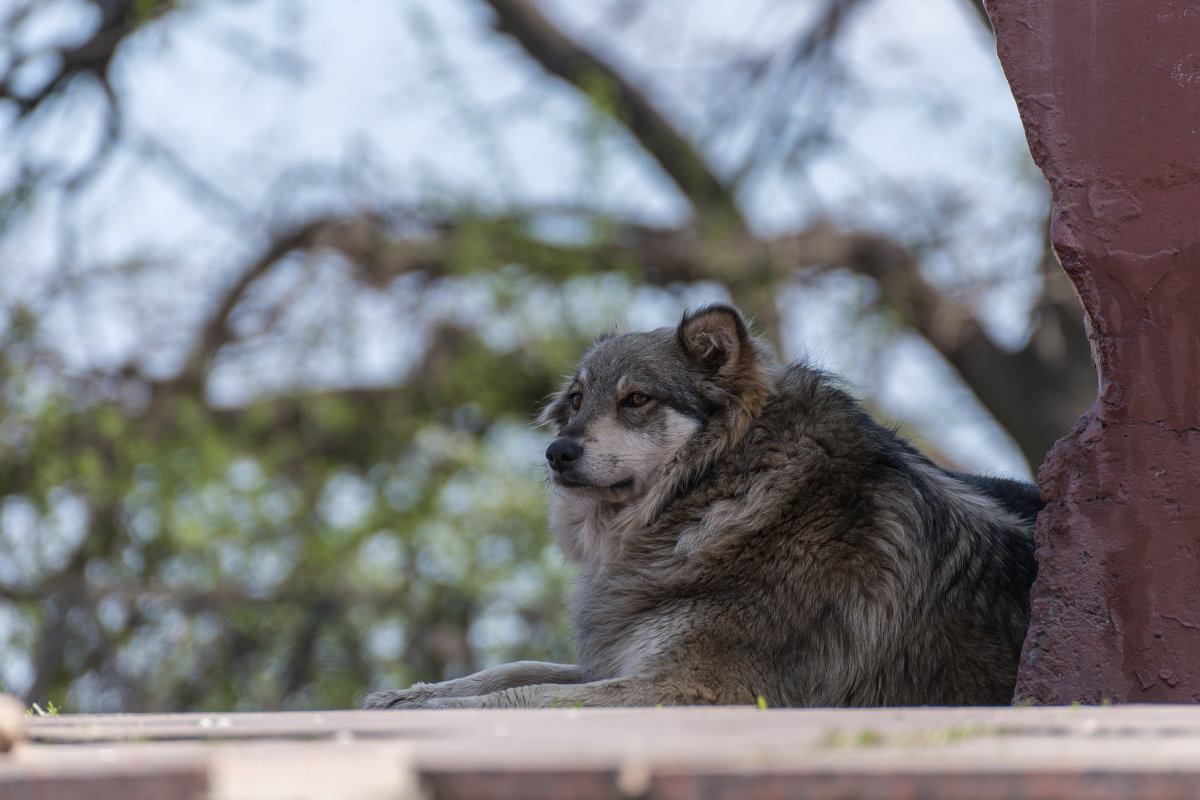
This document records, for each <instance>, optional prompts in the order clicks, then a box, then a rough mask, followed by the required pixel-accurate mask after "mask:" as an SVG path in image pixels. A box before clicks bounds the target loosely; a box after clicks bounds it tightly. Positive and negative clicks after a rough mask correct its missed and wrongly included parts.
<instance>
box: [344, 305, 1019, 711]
mask: <svg viewBox="0 0 1200 800" xmlns="http://www.w3.org/2000/svg"><path fill="white" fill-rule="evenodd" d="M542 421H543V422H544V423H546V424H549V425H551V426H553V427H554V428H555V429H556V430H557V433H558V436H557V438H556V439H555V440H554V442H553V443H552V444H551V446H550V449H549V450H547V459H548V467H549V470H548V471H549V473H550V476H551V479H552V482H553V484H554V500H553V506H552V514H551V519H552V525H553V527H554V530H555V533H556V535H557V537H558V540H559V543H560V545H561V547H562V549H563V552H564V553H565V554H566V555H567V557H568V558H571V559H573V560H575V561H577V562H579V564H580V567H581V585H580V591H579V596H578V599H577V606H576V614H575V628H576V636H577V640H578V645H579V665H578V666H570V665H562V664H543V663H539V662H517V663H515V664H505V665H502V666H499V667H495V668H492V669H489V670H484V671H483V672H480V673H477V674H475V675H471V676H469V677H466V678H461V679H458V680H452V681H446V682H444V683H436V684H417V685H416V686H413V687H412V688H410V689H405V690H400V691H384V692H376V693H375V694H372V695H370V696H369V697H368V698H367V701H366V706H367V707H368V708H481V707H512V706H541V707H545V706H556V705H578V704H582V705H588V706H592V705H602V706H649V705H657V704H662V705H679V704H735V703H755V702H756V701H757V700H758V699H759V698H761V699H762V700H763V701H765V702H766V703H767V704H769V705H771V706H895V705H975V704H1008V703H1009V702H1010V699H1011V696H1012V690H1013V685H1014V682H1015V680H1016V670H1017V661H1018V657H1019V653H1020V649H1021V644H1022V641H1023V639H1024V636H1025V630H1026V627H1027V626H1028V622H1029V589H1030V585H1031V583H1032V581H1033V578H1034V576H1035V573H1036V570H1037V566H1036V562H1035V561H1034V554H1033V540H1032V527H1033V520H1034V518H1035V517H1036V514H1037V511H1038V509H1040V508H1041V500H1040V499H1039V498H1038V495H1037V489H1036V488H1035V487H1033V486H1031V485H1029V484H1026V483H1021V482H1018V481H1011V480H1006V479H999V478H989V477H982V476H975V475H966V474H962V473H952V472H947V471H945V470H942V469H940V468H939V467H937V466H935V465H934V464H933V463H932V462H930V461H929V460H928V459H926V458H925V457H924V456H922V455H921V454H920V453H918V452H917V451H916V450H915V449H914V448H913V447H912V446H911V445H909V444H908V443H907V442H905V441H904V440H903V439H901V438H900V437H898V436H897V435H896V434H895V433H894V432H893V431H891V430H889V429H887V428H885V427H883V426H881V425H879V424H877V423H876V422H874V421H873V420H872V419H871V418H870V417H869V416H868V415H867V413H866V412H865V411H864V410H863V408H862V407H861V406H860V405H859V404H858V403H857V402H856V401H854V400H853V399H852V398H851V397H850V396H849V395H848V394H846V393H845V392H844V391H842V390H841V389H840V388H839V387H838V386H837V383H836V381H834V380H832V379H831V378H830V377H828V376H827V375H825V374H823V373H821V372H819V371H817V370H814V369H811V368H809V367H807V366H804V365H799V364H797V365H792V366H788V367H782V366H780V365H779V364H778V363H777V362H776V360H775V359H774V357H773V356H772V355H771V353H770V352H769V350H768V349H767V348H766V346H765V345H763V344H762V342H760V341H759V340H757V339H755V338H753V337H751V336H750V334H749V333H748V331H747V327H746V324H745V321H744V320H743V319H742V317H741V315H740V314H739V313H738V312H737V311H736V310H735V309H733V308H730V307H728V306H709V307H706V308H703V309H700V310H698V311H695V312H693V313H691V314H688V315H687V316H685V317H684V319H683V321H682V322H681V323H680V325H679V326H678V327H677V328H674V329H671V328H662V329H659V330H655V331H648V332H642V333H632V334H626V335H623V336H615V337H609V338H606V339H602V340H600V341H598V342H597V343H596V344H595V345H593V346H592V347H591V348H590V349H589V350H588V351H587V352H586V353H585V354H584V356H583V358H582V359H581V361H580V364H579V368H578V370H577V372H576V374H575V376H574V378H573V379H572V381H571V383H570V384H569V385H568V386H566V387H565V388H564V389H563V390H562V392H561V393H560V394H559V395H557V396H556V397H555V398H554V399H553V400H552V401H551V403H550V404H549V405H548V406H547V408H546V410H545V412H544V414H543V417H542Z"/></svg>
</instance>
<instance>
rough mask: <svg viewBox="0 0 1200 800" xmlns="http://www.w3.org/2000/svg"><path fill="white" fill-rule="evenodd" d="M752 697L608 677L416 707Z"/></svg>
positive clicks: (710, 701) (674, 702)
mask: <svg viewBox="0 0 1200 800" xmlns="http://www.w3.org/2000/svg"><path fill="white" fill-rule="evenodd" d="M753 702H754V698H753V697H751V696H749V695H747V696H745V697H742V696H741V694H740V693H736V692H733V691H713V690H712V689H711V688H708V687H702V686H697V685H690V686H689V685H684V684H681V683H679V682H677V681H669V680H664V679H661V678H654V677H648V676H631V677H627V678H610V679H608V680H602V681H593V682H591V683H577V684H573V685H565V684H553V683H543V684H536V685H527V686H514V687H511V688H508V689H504V690H502V691H498V692H492V693H490V694H483V695H477V696H474V697H461V696H460V697H434V698H429V699H428V700H426V701H424V702H422V703H421V704H420V705H419V706H413V707H420V708H563V707H567V708H570V707H573V706H656V705H664V706H678V705H730V704H737V703H746V704H751V703H753Z"/></svg>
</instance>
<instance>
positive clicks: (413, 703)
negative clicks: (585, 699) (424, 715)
mask: <svg viewBox="0 0 1200 800" xmlns="http://www.w3.org/2000/svg"><path fill="white" fill-rule="evenodd" d="M581 680H583V677H582V676H581V675H580V674H579V667H577V666H575V665H574V664H551V663H548V662H545V661H514V662H512V663H511V664H500V665H499V666H495V667H492V668H490V669H485V670H483V671H481V672H476V673H475V674H474V675H468V676H467V677H465V678H456V679H455V680H452V681H443V682H441V683H417V684H414V685H413V686H412V687H410V688H408V689H394V690H390V691H382V692H374V693H373V694H370V695H368V696H367V699H366V700H365V701H364V703H363V708H425V707H428V706H429V703H430V701H432V700H435V699H437V698H444V697H471V696H476V695H489V694H491V693H493V692H498V691H501V690H502V689H509V688H512V687H514V686H527V685H529V684H535V683H536V684H561V683H579V682H580V681H581Z"/></svg>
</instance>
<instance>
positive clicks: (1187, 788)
mask: <svg viewBox="0 0 1200 800" xmlns="http://www.w3.org/2000/svg"><path fill="white" fill-rule="evenodd" d="M25 736H26V739H25V740H24V741H21V742H18V743H17V744H16V745H15V746H14V748H13V750H12V751H11V752H10V753H8V754H7V755H3V756H0V800H8V798H32V797H38V798H57V797H78V796H81V795H79V794H78V788H79V787H80V786H81V785H86V786H87V787H88V789H89V791H88V792H87V794H86V796H88V797H107V796H118V795H119V796H121V797H133V798H137V797H156V798H175V797H189V798H220V799H221V800H269V799H270V798H280V799H282V798H292V799H293V800H301V799H302V798H317V797H321V798H326V797H354V798H368V799H377V800H384V799H385V798H388V799H392V800H400V799H403V800H407V799H408V798H499V799H502V798H539V797H564V798H573V799H576V800H587V798H662V799H663V800H668V799H670V798H693V797H704V798H738V799H739V800H741V799H743V798H748V799H749V800H754V798H776V797H780V798H781V797H795V796H804V797H812V798H855V797H871V798H893V797H894V798H960V797H961V798H972V800H980V799H981V798H982V799H984V800H986V798H993V797H994V798H1019V797H1026V798H1060V797H1079V798H1098V799H1100V798H1104V799H1106V798H1118V797H1129V796H1139V797H1151V798H1196V797H1200V712H1198V710H1197V709H1195V708H1194V707H1191V706H1135V705H1129V706H1119V707H1075V708H1072V707H1055V708H1019V709H1014V708H972V709H945V708H938V709H933V708H927V709H778V710H766V711H762V710H758V709H754V708H670V709H555V710H525V711H522V710H503V711H328V712H289V713H264V714H258V713H251V714H164V715H157V714H155V715H95V716H92V715H62V716H54V717H43V718H39V719H31V720H28V721H27V724H26V725H25ZM81 781H82V782H84V783H81ZM89 781H90V783H88V782H89ZM108 785H111V786H112V787H114V789H113V791H114V792H116V793H115V794H112V795H104V794H97V793H95V792H93V791H91V790H92V789H93V788H94V789H97V790H99V789H100V788H101V787H102V786H108ZM106 791H107V790H106Z"/></svg>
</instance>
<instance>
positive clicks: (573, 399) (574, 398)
mask: <svg viewBox="0 0 1200 800" xmlns="http://www.w3.org/2000/svg"><path fill="white" fill-rule="evenodd" d="M567 402H568V403H570V405H571V408H573V409H575V410H576V411H578V410H579V407H580V406H581V405H583V392H571V393H570V394H569V395H567Z"/></svg>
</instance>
